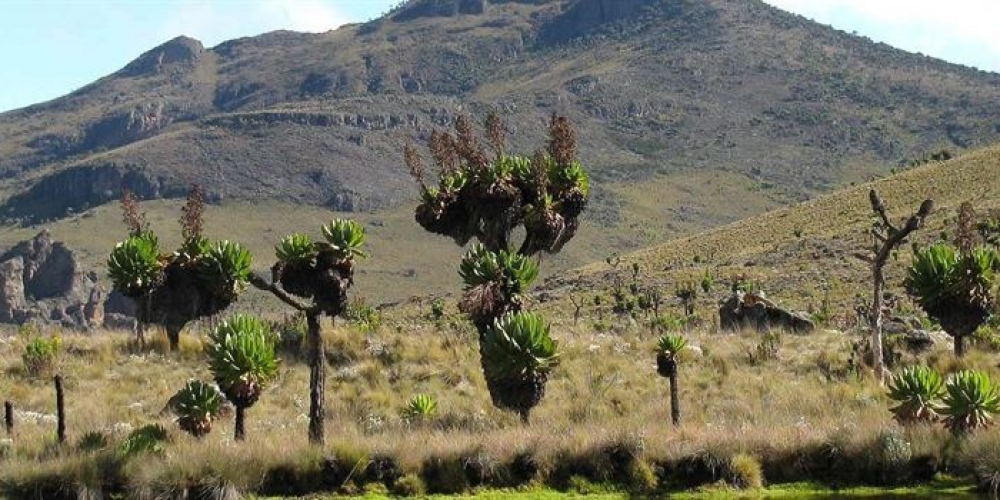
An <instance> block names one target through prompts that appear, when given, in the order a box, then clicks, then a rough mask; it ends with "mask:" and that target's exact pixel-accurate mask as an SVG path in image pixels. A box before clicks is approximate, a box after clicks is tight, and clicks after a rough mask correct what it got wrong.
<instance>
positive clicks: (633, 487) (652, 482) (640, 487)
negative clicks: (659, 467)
mask: <svg viewBox="0 0 1000 500" xmlns="http://www.w3.org/2000/svg"><path fill="white" fill-rule="evenodd" d="M658 485H659V478H658V477H657V476H656V471H655V470H654V469H653V466H652V465H650V464H649V462H647V461H645V460H634V461H633V462H632V463H631V464H629V466H628V470H627V482H626V483H625V485H624V486H625V487H626V488H627V489H628V491H629V492H630V493H633V494H638V495H643V494H649V493H651V492H653V491H655V490H656V488H657V486H658Z"/></svg>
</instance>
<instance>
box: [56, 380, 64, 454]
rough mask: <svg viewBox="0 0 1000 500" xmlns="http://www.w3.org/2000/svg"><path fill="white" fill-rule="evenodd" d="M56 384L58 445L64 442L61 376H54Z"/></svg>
mask: <svg viewBox="0 0 1000 500" xmlns="http://www.w3.org/2000/svg"><path fill="white" fill-rule="evenodd" d="M54 380H55V384H56V418H57V424H56V425H57V427H56V437H58V438H59V444H63V443H65V442H66V404H65V400H64V398H63V379H62V375H56V376H55V379H54Z"/></svg>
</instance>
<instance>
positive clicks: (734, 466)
mask: <svg viewBox="0 0 1000 500" xmlns="http://www.w3.org/2000/svg"><path fill="white" fill-rule="evenodd" d="M726 476H727V480H728V481H729V483H730V484H732V485H733V486H735V487H736V488H740V489H758V488H763V487H764V471H763V467H761V465H760V461H759V460H757V459H756V458H755V457H754V456H753V455H749V454H746V453H737V454H736V455H733V457H732V458H730V459H729V463H728V464H727V466H726Z"/></svg>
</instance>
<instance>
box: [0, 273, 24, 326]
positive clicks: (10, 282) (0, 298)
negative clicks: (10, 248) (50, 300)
mask: <svg viewBox="0 0 1000 500" xmlns="http://www.w3.org/2000/svg"><path fill="white" fill-rule="evenodd" d="M23 309H24V260H22V259H21V258H20V257H14V258H11V259H8V260H5V261H3V262H0V322H2V323H13V322H14V317H15V314H16V312H17V311H21V310H23Z"/></svg>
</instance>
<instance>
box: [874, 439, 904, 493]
mask: <svg viewBox="0 0 1000 500" xmlns="http://www.w3.org/2000/svg"><path fill="white" fill-rule="evenodd" d="M876 443H877V446H878V449H877V450H876V451H877V453H876V454H875V457H873V458H875V460H876V464H875V465H876V467H877V469H878V470H879V471H880V472H881V476H882V477H881V480H882V482H883V483H884V484H901V483H903V482H905V481H906V480H907V479H908V476H909V465H910V460H911V459H912V458H913V451H912V448H911V447H910V443H909V442H908V441H907V440H906V438H905V436H903V434H902V433H901V432H899V431H898V430H895V429H890V430H888V431H884V432H882V433H881V434H879V436H878V437H877V438H876Z"/></svg>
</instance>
